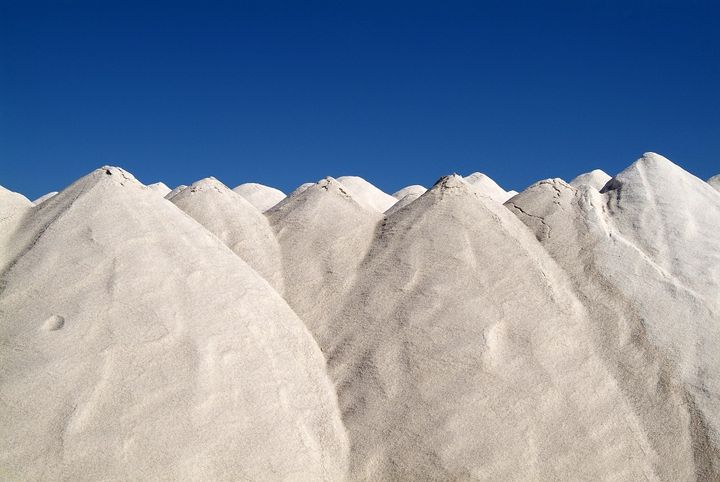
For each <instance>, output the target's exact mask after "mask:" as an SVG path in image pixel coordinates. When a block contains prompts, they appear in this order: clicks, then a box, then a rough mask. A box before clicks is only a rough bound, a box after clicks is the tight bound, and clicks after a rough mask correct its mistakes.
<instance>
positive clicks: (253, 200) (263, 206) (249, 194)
mask: <svg viewBox="0 0 720 482" xmlns="http://www.w3.org/2000/svg"><path fill="white" fill-rule="evenodd" d="M233 191H235V192H236V193H238V194H240V195H241V196H242V197H244V198H245V199H247V200H248V202H250V204H252V205H253V206H255V207H256V208H257V209H258V210H259V211H260V212H265V211H267V210H268V209H270V208H271V207H273V206H275V205H276V204H277V203H279V202H280V201H282V200H283V199H285V194H284V193H283V192H282V191H280V190H279V189H275V188H274V187H269V186H263V185H262V184H257V183H254V182H248V183H245V184H241V185H239V186H237V187H236V188H234V189H233Z"/></svg>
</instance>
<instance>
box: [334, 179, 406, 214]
mask: <svg viewBox="0 0 720 482" xmlns="http://www.w3.org/2000/svg"><path fill="white" fill-rule="evenodd" d="M337 181H338V182H339V183H340V184H342V185H343V186H345V189H346V190H347V191H348V192H349V193H350V195H351V196H352V197H353V199H355V201H357V202H358V203H360V205H361V206H363V207H365V208H367V209H371V210H373V211H376V212H379V213H384V212H385V211H387V210H388V209H390V206H392V205H393V204H395V203H396V202H397V199H396V198H394V197H392V196H391V195H389V194H387V193H385V192H383V191H381V190H380V189H378V188H377V187H375V186H374V185H372V184H371V183H369V182H367V181H366V180H365V179H363V178H361V177H358V176H342V177H339V178H337Z"/></svg>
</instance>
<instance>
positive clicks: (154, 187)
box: [147, 182, 172, 197]
mask: <svg viewBox="0 0 720 482" xmlns="http://www.w3.org/2000/svg"><path fill="white" fill-rule="evenodd" d="M147 187H148V189H150V190H151V191H153V192H155V193H157V194H159V195H160V197H165V196H167V195H168V194H170V192H171V191H172V190H171V189H170V188H169V187H167V186H166V185H165V183H164V182H155V183H152V184H148V185H147Z"/></svg>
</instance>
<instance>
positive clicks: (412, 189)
mask: <svg viewBox="0 0 720 482" xmlns="http://www.w3.org/2000/svg"><path fill="white" fill-rule="evenodd" d="M425 191H427V189H426V188H425V187H423V186H421V185H419V184H412V185H410V186H405V187H404V188H402V189H400V190H399V191H397V192H395V193H393V195H392V196H393V197H394V198H396V199H398V200H402V198H404V197H405V196H407V195H408V194H417V195H418V196H420V195H422V194H424V193H425Z"/></svg>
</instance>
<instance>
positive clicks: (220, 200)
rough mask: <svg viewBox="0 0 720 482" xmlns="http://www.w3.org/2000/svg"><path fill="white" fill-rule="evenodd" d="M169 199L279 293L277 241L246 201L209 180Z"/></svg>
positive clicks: (194, 184) (268, 227)
mask: <svg viewBox="0 0 720 482" xmlns="http://www.w3.org/2000/svg"><path fill="white" fill-rule="evenodd" d="M169 200H170V202H172V203H173V204H175V205H176V206H177V207H179V208H180V209H182V210H183V211H185V212H186V213H187V214H189V215H190V216H191V217H192V218H193V219H195V220H196V221H198V222H199V223H200V224H202V225H203V226H205V228H207V229H208V231H210V232H211V233H213V234H214V235H215V236H217V237H218V238H219V239H220V241H222V242H223V243H224V244H225V245H226V246H228V247H229V248H230V249H232V250H233V252H235V254H237V255H238V256H239V257H240V258H242V259H243V260H244V261H245V262H246V263H248V264H249V265H250V266H251V267H252V268H253V269H255V270H256V271H257V272H258V273H259V274H260V275H261V276H262V277H263V278H265V279H266V280H267V281H268V282H269V283H270V284H271V285H272V286H273V287H274V288H275V289H276V290H277V291H278V292H282V285H283V283H282V268H281V265H280V248H279V246H278V243H277V240H276V239H275V235H274V233H273V231H272V228H271V227H270V224H269V222H268V220H267V218H266V217H265V216H263V214H262V213H261V212H260V211H259V210H258V209H257V208H256V207H255V206H253V205H252V204H251V203H250V202H249V201H248V200H247V199H245V198H244V197H243V196H241V195H240V194H238V193H236V192H235V191H233V190H231V189H229V188H228V187H227V186H225V185H224V184H223V183H222V182H220V181H218V180H217V179H215V178H213V177H211V178H206V179H202V180H200V181H197V182H195V183H193V184H192V185H191V186H190V187H189V188H187V189H183V190H182V191H180V192H178V193H177V194H175V195H174V196H172V197H171V198H169Z"/></svg>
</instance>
